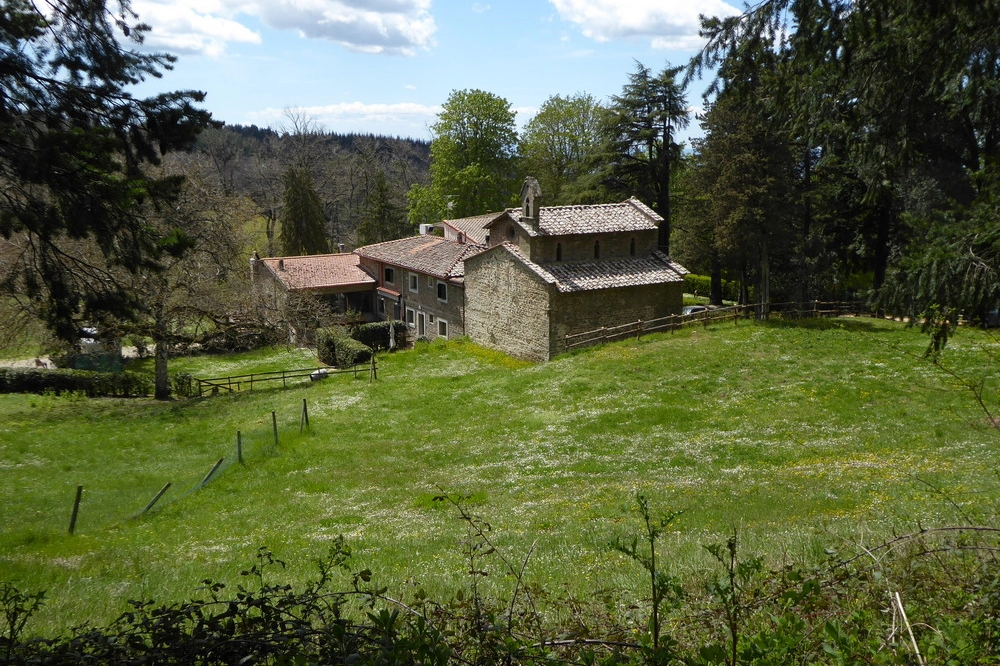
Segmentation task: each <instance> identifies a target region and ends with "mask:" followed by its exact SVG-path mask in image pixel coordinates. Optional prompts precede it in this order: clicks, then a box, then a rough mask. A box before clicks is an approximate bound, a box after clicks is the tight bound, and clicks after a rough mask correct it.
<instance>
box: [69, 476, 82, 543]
mask: <svg viewBox="0 0 1000 666" xmlns="http://www.w3.org/2000/svg"><path fill="white" fill-rule="evenodd" d="M81 497H83V486H77V487H76V499H75V500H73V515H72V517H70V519H69V533H70V534H73V530H75V529H76V517H77V515H79V513H80V498H81Z"/></svg>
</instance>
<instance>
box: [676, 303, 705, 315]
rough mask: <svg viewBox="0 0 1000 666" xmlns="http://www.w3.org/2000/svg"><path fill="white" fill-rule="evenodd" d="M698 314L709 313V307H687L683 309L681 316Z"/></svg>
mask: <svg viewBox="0 0 1000 666" xmlns="http://www.w3.org/2000/svg"><path fill="white" fill-rule="evenodd" d="M698 312H708V306H707V305H685V306H684V307H683V308H681V315H684V316H686V315H693V314H697V313H698Z"/></svg>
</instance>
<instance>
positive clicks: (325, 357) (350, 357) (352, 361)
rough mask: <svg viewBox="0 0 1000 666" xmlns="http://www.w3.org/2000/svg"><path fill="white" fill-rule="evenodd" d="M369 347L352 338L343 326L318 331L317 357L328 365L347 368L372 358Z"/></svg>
mask: <svg viewBox="0 0 1000 666" xmlns="http://www.w3.org/2000/svg"><path fill="white" fill-rule="evenodd" d="M372 353H373V352H372V349H371V347H369V346H368V345H366V344H364V343H362V342H359V341H357V340H355V339H354V338H352V337H350V335H349V334H348V331H347V329H346V328H344V327H343V326H329V327H327V328H318V329H316V355H317V356H318V357H319V360H320V361H321V362H323V363H324V364H326V365H332V366H336V367H338V368H347V367H350V366H352V365H357V364H358V363H364V362H365V361H368V360H369V359H371V357H372Z"/></svg>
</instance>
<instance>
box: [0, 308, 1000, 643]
mask: <svg viewBox="0 0 1000 666" xmlns="http://www.w3.org/2000/svg"><path fill="white" fill-rule="evenodd" d="M996 342H997V341H996V340H995V339H994V338H993V337H991V336H989V335H988V334H986V333H983V332H980V331H975V330H965V329H963V330H962V331H960V332H959V333H958V334H957V335H956V336H955V337H954V338H953V339H952V341H951V342H950V343H949V346H948V348H947V350H946V352H945V357H944V358H945V361H946V363H947V365H948V367H949V368H952V369H954V370H955V371H956V372H957V373H958V374H959V375H960V376H961V377H964V378H967V379H976V378H980V377H985V376H987V374H988V373H990V372H991V371H992V370H993V369H994V368H993V367H992V366H991V358H990V356H989V350H990V349H992V348H994V347H995V346H996ZM926 344H927V340H926V337H925V336H923V335H922V334H921V333H920V332H919V330H916V329H912V328H906V327H904V326H903V325H901V324H898V323H894V322H888V321H881V320H873V319H836V320H819V321H803V322H771V323H769V324H752V323H747V322H740V324H739V325H733V324H725V325H715V326H711V327H708V328H704V329H703V328H691V329H688V330H685V331H680V332H677V333H675V334H672V335H671V334H663V335H654V336H648V337H645V338H643V339H642V340H639V341H636V340H629V341H625V342H621V343H615V344H610V345H607V346H603V347H599V348H591V349H587V350H583V351H580V352H576V353H573V354H570V355H566V356H563V357H560V358H558V359H556V360H554V361H551V362H549V363H545V364H528V363H523V362H519V361H515V360H513V359H510V358H508V357H506V356H503V355H500V354H497V353H494V352H491V351H487V350H484V349H482V348H479V347H477V346H475V345H472V344H470V343H468V342H466V341H461V340H458V341H449V342H447V343H443V342H436V343H432V344H421V345H418V347H417V348H416V349H415V350H413V351H408V352H399V353H394V354H385V355H380V356H379V378H378V380H377V381H376V382H374V383H371V382H369V380H368V377H367V376H359V377H358V378H356V379H355V378H354V377H352V376H350V375H345V376H334V377H330V378H329V379H327V380H325V381H322V382H315V383H311V384H309V383H307V384H302V385H297V386H295V387H292V388H288V389H284V390H282V389H265V390H259V391H258V390H255V391H254V392H252V393H243V394H235V395H219V396H217V397H213V398H205V399H194V400H176V401H171V402H165V403H161V402H156V401H153V400H110V399H108V400H85V399H81V398H78V397H73V396H51V395H46V396H37V395H5V396H0V480H2V483H0V516H2V517H3V521H2V524H0V580H13V581H15V582H16V584H17V585H18V587H19V588H21V589H22V590H25V591H36V590H47V598H48V600H47V605H46V607H45V608H44V609H43V611H42V612H40V613H39V615H38V616H37V617H36V618H34V619H33V623H34V624H33V626H32V629H33V630H34V631H37V632H40V633H43V634H45V633H53V632H58V631H60V630H62V629H64V628H66V627H69V626H73V625H77V624H80V623H82V622H84V621H90V622H93V623H105V622H107V621H108V620H110V619H112V618H113V617H115V616H117V615H118V614H119V613H121V612H122V611H123V610H125V609H126V602H127V600H129V599H138V598H142V599H155V600H156V601H157V602H161V603H168V602H171V601H177V600H180V599H184V598H188V597H190V596H192V595H195V594H197V592H196V589H197V588H198V587H199V585H200V584H201V581H202V580H203V579H212V580H216V581H222V582H226V583H229V584H230V585H231V586H233V587H235V585H236V584H237V583H239V582H240V575H239V572H240V571H241V570H243V569H246V568H247V567H248V566H249V565H250V564H252V563H253V561H254V555H255V553H256V552H257V551H258V548H259V547H261V546H267V547H269V548H270V549H271V550H272V551H273V552H274V555H275V556H276V557H278V558H279V559H281V560H284V561H285V562H287V565H288V566H287V568H286V569H285V570H284V572H282V573H280V574H278V573H274V574H269V575H272V576H274V580H273V581H272V582H278V581H287V582H290V583H297V582H302V581H304V580H307V579H310V578H313V577H315V575H316V569H315V566H314V560H315V559H316V558H319V557H322V556H323V555H324V554H325V553H326V552H327V550H328V548H329V544H330V542H331V541H332V540H333V539H334V538H336V537H337V536H338V535H343V536H344V537H345V538H346V540H347V543H348V544H349V545H350V546H351V547H352V549H353V551H354V555H353V562H354V566H355V568H356V569H362V568H369V569H371V570H372V572H373V575H374V578H375V580H376V581H379V582H381V583H382V584H384V585H386V586H388V588H389V594H392V595H394V596H397V597H402V598H407V596H408V595H409V594H411V593H412V592H413V591H414V590H415V589H416V588H418V587H423V588H424V589H426V590H427V591H428V593H429V594H430V595H431V596H432V597H433V596H438V597H444V596H447V595H450V594H451V593H452V592H454V591H455V590H456V589H458V588H460V587H462V586H464V585H466V584H467V581H466V575H465V573H464V572H465V571H467V570H468V564H467V563H466V562H465V561H464V555H463V548H462V541H463V539H464V538H465V537H466V528H465V526H464V524H463V523H462V521H460V520H459V519H458V518H457V512H456V510H455V508H454V507H452V506H449V505H448V504H447V503H443V502H439V501H434V498H435V496H437V495H439V494H441V493H442V492H447V493H451V494H456V495H458V494H461V495H466V496H468V498H467V499H466V500H465V503H466V505H467V506H468V508H469V510H470V511H472V512H474V513H475V514H476V515H478V516H481V517H482V518H484V519H486V520H487V521H489V523H490V525H491V526H492V533H491V536H492V538H493V539H494V540H495V542H496V544H497V545H498V547H499V548H500V550H501V551H502V552H503V553H504V554H506V555H507V556H508V557H510V558H511V559H512V560H514V561H518V562H520V561H521V560H523V559H524V558H526V557H528V556H529V554H530V558H529V560H528V564H527V568H526V577H527V578H528V579H529V580H531V581H534V582H537V583H539V584H540V585H542V586H544V587H546V588H547V589H549V590H551V591H553V592H554V593H557V592H558V593H565V594H571V595H580V596H582V595H586V594H588V593H589V592H592V591H596V590H616V591H620V593H621V599H622V603H623V604H627V603H629V601H630V600H631V599H634V598H636V597H637V595H641V594H643V592H642V590H643V586H644V580H643V576H642V574H641V570H640V569H639V567H638V566H637V565H635V563H633V562H630V561H627V560H626V559H625V558H624V557H623V556H622V555H620V554H617V553H614V552H612V550H611V549H610V548H609V546H608V544H609V542H610V541H611V540H612V539H613V538H614V537H615V536H616V535H628V534H635V533H638V532H639V524H638V516H637V512H636V511H635V502H634V497H635V494H636V493H637V492H641V493H643V494H644V495H646V496H647V497H648V498H649V501H650V505H651V506H652V508H653V509H654V511H656V512H661V513H665V512H667V511H683V513H682V514H681V516H680V517H679V518H678V519H677V520H676V521H675V522H674V523H672V524H671V527H670V528H671V532H670V533H668V534H667V535H666V536H665V538H664V539H663V542H662V545H661V549H662V553H663V557H664V562H665V563H666V566H668V567H669V568H671V569H672V570H673V571H674V572H675V573H679V574H685V575H688V574H697V573H698V572H701V571H704V570H705V569H706V568H707V567H709V566H711V564H710V561H709V560H710V558H709V557H708V556H707V554H706V552H705V549H704V547H703V546H704V545H705V544H709V543H719V542H724V541H725V539H726V537H727V535H729V534H732V532H733V530H734V529H735V530H738V532H739V534H740V536H741V538H742V541H743V543H744V547H745V548H746V549H747V550H749V551H751V552H754V553H759V554H763V555H764V556H765V557H766V558H767V560H768V561H769V562H770V563H772V564H778V563H781V562H782V561H787V560H796V561H802V560H814V559H816V558H819V557H822V556H823V553H824V552H825V551H831V550H832V551H837V552H840V553H845V554H846V553H853V552H855V551H856V550H857V549H858V548H859V547H860V546H861V545H864V546H868V545H871V544H872V543H876V542H878V541H879V540H880V539H882V538H883V537H885V536H888V535H890V534H891V533H893V532H903V531H909V530H913V529H916V528H917V526H918V525H921V526H924V527H928V526H937V525H949V524H958V523H965V522H969V521H973V522H991V521H993V519H994V516H995V512H996V498H997V497H998V492H997V490H998V485H1000V483H998V477H997V469H998V460H1000V453H998V446H997V444H998V441H1000V432H998V431H997V430H995V429H994V428H992V427H991V425H990V423H989V422H988V420H987V418H986V417H985V414H984V412H983V410H982V409H981V408H980V406H979V405H978V404H977V402H976V400H975V397H974V395H973V394H972V392H971V391H969V390H968V389H963V388H962V387H961V386H959V385H958V384H957V382H956V379H955V377H953V376H951V375H949V374H947V373H945V372H942V371H941V370H939V369H937V368H935V367H933V366H931V365H930V364H928V363H927V362H924V361H922V360H920V355H921V354H922V352H923V350H924V349H925V347H926ZM316 363H317V361H315V359H314V357H313V356H312V355H311V354H310V353H309V352H307V351H302V350H296V349H281V350H269V351H266V352H254V353H251V354H246V355H241V356H232V357H198V358H184V359H176V360H174V361H173V362H172V367H171V370H172V371H173V372H190V373H192V374H195V375H196V376H199V377H212V376H220V375H225V374H242V373H246V372H255V371H263V370H272V369H281V368H287V369H291V368H302V367H311V366H312V365H315V364H316ZM150 369H151V368H150ZM984 386H985V390H986V395H987V399H988V401H990V400H991V396H993V395H994V393H993V391H994V389H995V388H996V386H995V382H994V380H993V379H992V378H988V379H987V382H986V384H985V385H984ZM303 400H305V401H306V403H307V405H308V411H309V420H310V426H311V427H310V429H309V430H308V431H307V432H305V433H303V434H301V435H300V434H299V424H300V416H301V407H302V402H303ZM991 404H992V403H991ZM272 410H273V411H274V412H275V414H276V415H277V419H278V421H279V428H280V442H279V445H278V446H277V447H274V446H270V445H269V444H268V443H267V435H268V433H269V432H270V428H271V412H272ZM238 430H239V431H241V432H242V433H243V434H244V436H245V438H246V451H247V459H246V462H245V464H244V465H239V464H233V460H234V456H235V441H236V432H237V431H238ZM221 457H225V458H226V463H225V465H224V469H222V470H221V472H220V473H219V474H218V475H217V476H216V477H215V478H214V479H213V480H212V481H211V483H208V484H207V485H205V486H204V487H203V488H201V489H198V484H199V482H200V481H201V479H202V478H203V477H204V476H205V474H207V473H208V471H209V470H210V469H211V468H212V466H213V464H214V463H215V462H216V461H217V460H218V459H219V458H221ZM167 482H171V483H172V484H173V485H172V487H171V489H170V490H169V491H168V492H167V494H166V495H165V496H164V498H163V499H162V500H161V502H160V504H158V505H157V506H156V507H155V508H154V509H153V510H152V511H151V512H150V513H148V514H146V515H142V516H137V515H136V514H138V513H139V512H140V511H141V510H142V509H143V507H144V506H145V505H146V504H147V503H148V502H149V500H150V499H152V497H153V496H154V495H155V494H156V492H157V491H158V490H159V489H160V488H161V487H162V486H163V485H164V484H165V483H167ZM78 484H81V485H83V486H84V499H83V503H82V506H81V509H80V516H79V519H78V522H77V527H76V533H75V534H74V535H73V536H70V535H69V534H68V525H69V519H70V512H71V509H72V502H73V497H74V494H75V489H76V486H77V485H78ZM498 565H499V563H498V562H494V563H493V564H492V565H490V564H488V566H489V568H490V570H491V571H493V572H494V575H493V576H491V577H489V578H488V579H486V581H485V584H486V585H487V586H489V585H492V586H496V587H497V588H500V589H508V588H509V587H510V585H511V580H510V578H509V577H505V576H504V575H502V574H503V571H502V568H501V567H499V566H498ZM344 584H345V586H346V585H347V584H348V580H346V579H345V583H344Z"/></svg>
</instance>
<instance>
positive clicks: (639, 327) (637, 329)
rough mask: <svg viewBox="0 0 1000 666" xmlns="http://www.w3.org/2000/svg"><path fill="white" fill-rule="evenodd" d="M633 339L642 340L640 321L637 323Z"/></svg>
mask: <svg viewBox="0 0 1000 666" xmlns="http://www.w3.org/2000/svg"><path fill="white" fill-rule="evenodd" d="M635 339H636V340H641V339H642V320H641V319H640V320H639V321H638V325H637V326H636V329H635Z"/></svg>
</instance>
